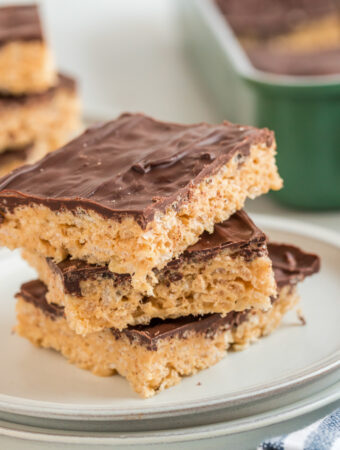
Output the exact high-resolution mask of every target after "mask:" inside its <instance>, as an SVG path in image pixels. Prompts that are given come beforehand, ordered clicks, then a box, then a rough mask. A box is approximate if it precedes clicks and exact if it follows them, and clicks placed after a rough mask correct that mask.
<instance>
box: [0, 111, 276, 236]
mask: <svg viewBox="0 0 340 450" xmlns="http://www.w3.org/2000/svg"><path fill="white" fill-rule="evenodd" d="M273 139H274V138H273V133H272V132H271V131H269V130H267V129H261V130H260V129H256V128H253V127H243V126H240V125H235V124H232V123H230V122H224V123H222V124H220V125H209V124H207V123H199V124H194V125H181V124H177V123H167V122H160V121H157V120H155V119H152V118H151V117H147V116H145V115H143V114H129V113H125V114H122V115H121V116H120V117H118V118H117V119H116V120H113V121H111V122H107V123H103V124H98V125H95V126H93V127H91V128H89V129H88V130H86V131H85V133H83V134H82V135H81V136H79V137H78V138H76V139H74V140H73V141H71V142H70V143H69V144H67V145H66V146H64V147H62V148H61V149H59V150H57V151H55V152H53V153H50V154H49V155H47V156H46V157H45V158H43V159H42V160H41V161H39V162H37V163H36V164H34V165H31V166H25V167H23V168H20V169H18V170H16V171H15V172H13V173H12V174H11V176H8V177H5V178H2V180H1V181H0V207H1V209H3V210H8V209H10V210H11V209H14V208H15V207H16V206H19V205H27V204H31V203H36V204H42V205H46V206H47V207H49V208H51V209H52V210H65V209H67V210H70V211H72V212H75V211H76V210H77V209H79V208H82V209H85V210H88V209H91V210H94V211H96V212H97V213H99V214H101V215H102V216H104V217H106V218H112V219H118V220H121V219H122V217H124V216H126V215H131V216H133V217H134V218H135V220H136V221H137V222H138V223H139V224H140V226H141V227H143V228H145V227H146V225H147V223H148V222H149V221H151V220H152V219H153V217H154V214H155V212H156V211H164V210H165V208H166V207H167V206H169V205H172V207H173V208H175V209H176V208H177V207H178V206H179V205H180V204H181V203H182V202H183V201H185V200H186V199H188V198H190V192H191V189H192V187H193V186H194V185H195V184H198V183H199V182H201V181H202V180H203V179H208V178H209V177H210V176H212V175H214V174H215V173H216V172H218V170H219V169H220V168H221V167H222V166H223V165H224V164H226V163H227V162H229V161H230V159H232V158H233V157H237V158H238V159H239V162H240V164H241V163H242V162H243V161H244V160H245V158H247V156H248V155H249V153H250V148H251V146H252V145H256V144H259V143H263V144H265V145H267V146H268V147H270V146H271V145H272V144H273Z"/></svg>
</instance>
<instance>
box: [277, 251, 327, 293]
mask: <svg viewBox="0 0 340 450" xmlns="http://www.w3.org/2000/svg"><path fill="white" fill-rule="evenodd" d="M268 252H269V256H270V259H271V260H272V264H273V270H274V275H275V280H276V284H277V286H278V287H279V288H280V287H283V286H286V285H288V284H291V285H294V284H297V283H298V282H299V281H302V280H303V279H304V278H306V277H308V276H310V275H313V274H314V273H317V272H319V270H320V258H319V257H318V256H317V255H315V254H313V253H306V252H304V251H303V250H301V249H300V248H299V247H295V246H294V245H288V244H278V243H274V242H270V243H268Z"/></svg>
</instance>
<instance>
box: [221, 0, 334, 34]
mask: <svg viewBox="0 0 340 450" xmlns="http://www.w3.org/2000/svg"><path fill="white" fill-rule="evenodd" d="M216 3H217V4H218V6H219V8H220V9H221V11H222V13H223V14H224V15H225V16H226V18H227V20H228V22H229V24H230V25H231V27H232V28H233V29H234V31H235V32H236V33H237V34H239V35H253V36H256V37H262V38H268V37H270V36H274V35H278V34H282V33H287V32H289V31H291V30H293V29H294V28H295V27H297V26H298V25H300V24H302V23H304V22H308V21H310V20H317V19H319V18H320V17H321V16H323V15H326V14H331V13H339V2H338V0H216Z"/></svg>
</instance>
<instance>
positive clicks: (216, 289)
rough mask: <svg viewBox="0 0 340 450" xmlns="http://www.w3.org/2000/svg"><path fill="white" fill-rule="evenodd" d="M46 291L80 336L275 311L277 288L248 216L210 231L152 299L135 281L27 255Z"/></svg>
mask: <svg viewBox="0 0 340 450" xmlns="http://www.w3.org/2000/svg"><path fill="white" fill-rule="evenodd" d="M23 256H24V258H25V259H26V260H27V261H28V262H29V264H30V265H31V266H33V267H34V268H35V269H37V271H38V275H39V278H40V279H41V280H42V281H43V282H44V283H45V284H46V286H47V288H48V294H47V296H46V299H47V301H48V302H53V303H56V304H58V305H62V306H64V307H65V317H66V319H67V322H68V325H69V326H70V328H71V329H72V330H74V331H76V332H77V333H79V334H83V335H86V334H88V333H90V332H93V331H100V330H102V329H104V328H110V327H114V328H117V329H123V328H126V327H127V326H128V325H138V324H148V323H149V322H150V321H151V319H153V318H155V317H158V318H161V319H168V318H175V317H181V316H187V315H203V314H208V313H214V312H217V313H221V314H226V313H228V312H230V311H233V310H234V311H242V310H244V309H249V308H258V309H268V308H269V307H270V305H271V302H270V297H271V296H273V295H275V294H276V285H275V280H274V275H273V272H272V264H271V260H270V258H269V256H268V251H267V246H266V237H265V235H264V233H263V232H262V231H261V230H259V229H258V228H257V227H256V226H255V224H254V223H253V222H252V221H251V219H250V218H249V217H248V216H247V214H246V213H245V212H244V211H239V212H237V213H235V214H233V215H232V216H231V217H230V218H229V219H228V220H226V221H225V222H222V223H221V224H218V225H215V227H214V232H213V234H209V233H207V232H204V233H203V234H202V235H201V236H200V239H199V241H198V242H197V243H196V244H194V245H193V246H191V247H189V248H188V249H187V250H186V251H185V252H184V253H182V254H181V255H180V256H179V257H178V258H176V259H174V260H172V261H170V262H169V263H168V264H167V265H166V266H165V267H164V268H163V269H160V270H155V272H154V274H155V277H156V278H157V284H156V285H155V287H154V294H153V296H151V297H148V296H145V295H143V293H142V292H140V291H137V290H136V289H133V287H132V284H131V276H130V275H128V274H117V273H112V272H110V271H109V270H108V268H107V266H98V265H93V264H92V265H91V264H88V263H86V262H85V261H82V260H79V259H77V260H71V259H66V260H64V261H62V262H61V263H59V264H56V263H55V262H54V261H53V260H52V259H50V258H45V257H42V256H39V255H38V254H37V253H29V252H23Z"/></svg>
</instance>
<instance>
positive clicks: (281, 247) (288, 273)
mask: <svg viewBox="0 0 340 450" xmlns="http://www.w3.org/2000/svg"><path fill="white" fill-rule="evenodd" d="M268 248H269V253H270V256H271V258H272V262H273V268H274V274H275V279H276V282H277V284H278V287H279V289H280V288H282V287H283V286H287V285H291V286H293V285H295V284H296V283H298V282H299V281H302V280H303V279H304V278H305V277H306V276H309V275H312V274H313V273H316V272H318V271H319V269H320V259H319V257H318V256H317V255H314V254H311V253H305V252H304V251H303V250H301V249H300V248H298V247H295V246H293V245H285V244H276V243H271V244H269V246H268ZM46 292H47V288H46V286H45V285H44V284H43V283H42V282H41V281H39V280H35V281H31V282H29V283H25V284H23V285H22V286H21V291H20V292H19V293H18V294H17V295H16V296H17V297H22V298H23V299H24V300H25V301H27V302H30V303H33V304H34V305H35V306H36V307H38V308H40V309H41V310H42V311H44V312H45V311H46V314H48V315H49V316H50V317H54V318H57V317H61V316H63V308H62V307H59V306H56V305H49V304H48V303H47V301H46V298H45V296H46ZM249 314H251V311H250V310H246V311H240V312H236V311H232V312H230V313H228V314H227V315H226V316H225V317H222V316H221V315H220V314H207V315H205V316H202V317H194V316H187V317H181V318H178V319H168V320H160V319H153V320H152V321H151V323H150V324H149V325H138V326H133V327H132V326H130V327H128V328H126V329H125V330H122V331H118V330H115V329H112V333H113V334H114V336H115V337H116V338H119V337H120V336H122V335H126V336H127V337H128V338H129V339H130V340H131V341H137V342H139V343H141V344H142V345H145V346H146V347H147V348H148V349H149V350H156V349H157V342H158V341H159V340H161V339H167V338H172V337H175V336H176V337H179V338H181V337H182V338H183V337H185V335H186V333H188V332H192V331H193V332H195V333H204V334H205V335H206V336H213V335H214V333H216V332H217V331H218V330H220V329H221V328H222V329H227V328H231V327H236V326H238V325H239V324H240V323H242V322H244V321H245V320H247V317H248V315H249Z"/></svg>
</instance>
